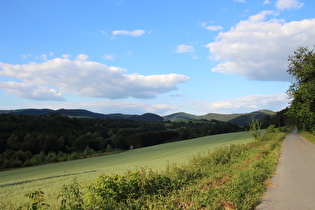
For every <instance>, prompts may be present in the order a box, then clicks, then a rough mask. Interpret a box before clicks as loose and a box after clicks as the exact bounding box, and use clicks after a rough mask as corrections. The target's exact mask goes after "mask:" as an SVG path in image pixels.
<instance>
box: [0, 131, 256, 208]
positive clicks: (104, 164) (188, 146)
mask: <svg viewBox="0 0 315 210" xmlns="http://www.w3.org/2000/svg"><path fill="white" fill-rule="evenodd" d="M250 141H252V139H251V138H250V136H249V135H248V134H247V133H246V132H237V133H228V134H221V135H212V136H207V137H201V138H196V139H191V140H185V141H180V142H172V143H167V144H161V145H156V146H152V147H146V148H140V149H135V150H130V151H126V152H122V153H119V154H114V155H109V156H103V157H94V158H87V159H81V160H75V161H68V162H61V163H53V164H47V165H41V166H34V167H27V168H20V169H14V170H8V171H2V172H0V209H14V206H16V205H20V204H23V203H25V202H27V200H28V197H25V196H24V195H25V194H27V193H30V192H32V191H36V190H41V191H43V192H44V193H45V194H44V197H45V202H47V203H49V204H50V205H51V206H52V208H53V207H55V206H58V205H59V204H58V202H59V201H57V200H56V198H57V197H58V195H59V193H60V188H61V186H63V184H67V185H68V184H72V182H73V179H74V178H77V181H78V183H80V185H88V183H91V182H92V181H94V180H96V179H97V178H98V176H99V175H100V174H104V175H111V174H118V175H123V174H124V173H125V172H126V171H127V170H130V171H135V170H137V169H138V170H139V169H140V168H151V169H152V170H154V171H162V170H165V169H166V168H167V167H168V166H169V165H173V164H177V165H178V166H180V165H182V164H186V163H187V162H188V161H189V159H190V158H191V157H193V156H195V155H197V154H199V153H200V154H207V153H208V151H212V150H214V149H216V148H220V147H222V146H225V145H228V144H233V143H246V142H250ZM17 201H18V202H17ZM11 204H12V205H11Z"/></svg>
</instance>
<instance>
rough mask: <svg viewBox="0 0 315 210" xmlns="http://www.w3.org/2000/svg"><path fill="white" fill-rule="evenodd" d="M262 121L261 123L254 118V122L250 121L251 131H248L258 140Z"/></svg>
mask: <svg viewBox="0 0 315 210" xmlns="http://www.w3.org/2000/svg"><path fill="white" fill-rule="evenodd" d="M261 126H262V123H260V122H259V121H258V120H254V119H253V120H252V122H250V123H249V131H248V133H249V134H250V135H251V136H252V137H253V138H254V139H255V140H258V139H259V138H260V137H261V130H260V128H261Z"/></svg>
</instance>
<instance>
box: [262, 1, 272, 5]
mask: <svg viewBox="0 0 315 210" xmlns="http://www.w3.org/2000/svg"><path fill="white" fill-rule="evenodd" d="M270 3H271V2H270V0H265V1H264V3H263V4H264V5H266V4H270Z"/></svg>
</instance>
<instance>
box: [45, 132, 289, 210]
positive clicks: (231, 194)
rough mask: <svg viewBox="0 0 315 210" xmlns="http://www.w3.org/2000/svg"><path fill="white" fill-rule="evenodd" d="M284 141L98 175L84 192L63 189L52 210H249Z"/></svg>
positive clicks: (272, 139)
mask: <svg viewBox="0 0 315 210" xmlns="http://www.w3.org/2000/svg"><path fill="white" fill-rule="evenodd" d="M277 130H279V129H275V131H277ZM243 133H245V132H243ZM237 135H240V134H239V133H237ZM285 135H286V134H285V133H278V132H274V133H269V134H268V137H266V141H251V143H248V144H237V145H229V146H226V147H223V148H219V149H217V150H214V151H210V152H209V153H208V154H200V155H198V156H195V157H193V158H192V159H191V161H190V162H189V163H188V164H185V165H180V166H176V165H170V166H169V167H168V168H167V170H165V171H160V172H155V171H152V170H144V169H142V170H137V171H133V172H132V171H129V172H127V173H125V174H123V175H102V176H100V177H99V178H98V179H97V180H95V181H94V182H92V183H90V184H86V185H85V186H82V184H79V183H78V182H77V181H76V180H74V182H73V183H71V184H67V185H63V186H62V188H61V190H60V191H59V197H58V204H55V203H57V201H54V202H53V201H51V200H49V203H50V204H52V203H54V206H52V207H51V208H52V209H57V208H60V209H224V208H226V209H228V208H230V209H253V208H254V207H255V205H256V204H257V203H258V202H259V199H260V197H261V196H262V194H263V193H264V190H265V184H264V183H265V181H266V180H267V179H269V178H270V177H271V176H272V175H273V171H274V169H275V167H276V164H277V160H278V155H279V151H280V146H281V140H282V139H284V137H285ZM220 136H221V135H220ZM225 136H229V137H233V138H237V137H236V135H235V134H234V135H232V134H225ZM265 136H266V135H265ZM265 136H263V137H265ZM218 137H219V136H218ZM218 139H219V140H220V141H221V142H222V141H224V138H222V136H221V138H218ZM187 142H189V141H185V142H184V143H187ZM181 143H183V142H181ZM160 146H162V145H160ZM160 146H159V147H160ZM125 157H126V156H125ZM49 195H51V194H50V193H49ZM55 198H57V196H56V197H55Z"/></svg>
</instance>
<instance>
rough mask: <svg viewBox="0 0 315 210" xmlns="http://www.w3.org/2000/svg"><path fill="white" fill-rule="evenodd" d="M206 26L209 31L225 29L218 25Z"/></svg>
mask: <svg viewBox="0 0 315 210" xmlns="http://www.w3.org/2000/svg"><path fill="white" fill-rule="evenodd" d="M205 28H206V29H207V30H209V31H221V30H222V29H223V27H222V26H217V25H212V26H205Z"/></svg>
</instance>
